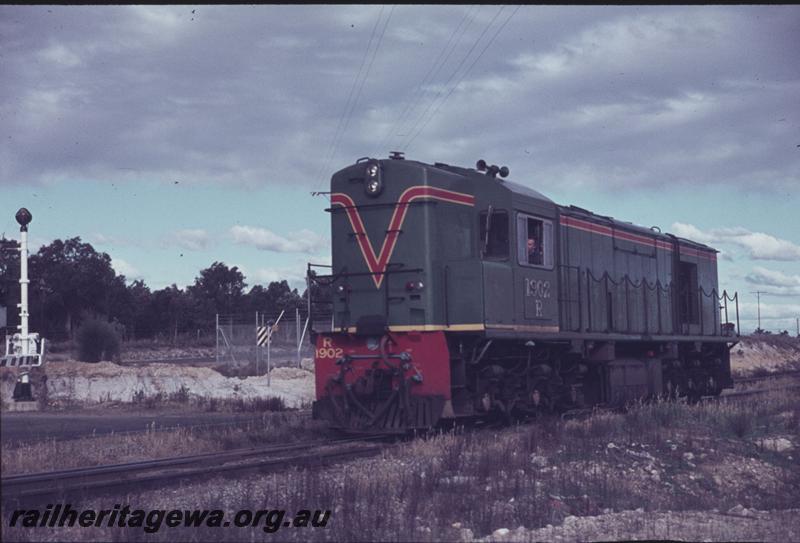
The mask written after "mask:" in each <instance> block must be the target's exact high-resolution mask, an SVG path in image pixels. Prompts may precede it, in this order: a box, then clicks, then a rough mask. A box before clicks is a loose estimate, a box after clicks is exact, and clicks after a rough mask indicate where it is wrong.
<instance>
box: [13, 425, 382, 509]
mask: <svg viewBox="0 0 800 543" xmlns="http://www.w3.org/2000/svg"><path fill="white" fill-rule="evenodd" d="M385 437H386V436H377V435H375V436H360V437H358V438H343V439H335V440H318V441H313V442H306V443H297V444H292V445H281V446H272V447H253V448H246V449H237V450H234V451H225V452H212V453H203V454H197V455H187V456H179V457H174V458H162V459H157V460H144V461H137V462H128V463H124V464H114V465H104V466H93V467H88V468H73V469H66V470H59V471H52V472H44V473H31V474H22V475H12V476H8V477H3V478H2V479H0V487H2V496H3V503H14V502H16V503H20V502H26V501H39V502H41V500H42V499H43V498H45V497H57V496H66V495H74V494H79V495H84V494H96V493H98V491H100V492H102V491H107V490H118V489H122V488H126V487H127V488H129V487H138V488H144V487H147V486H150V485H152V484H155V485H156V486H163V485H164V484H167V483H171V482H175V481H179V480H187V479H192V478H197V477H200V476H204V477H209V476H214V475H217V474H220V473H229V472H247V471H253V470H256V471H274V470H276V469H280V468H284V467H288V466H296V465H324V464H328V463H332V462H335V461H341V460H346V459H350V458H360V457H363V456H370V455H374V454H378V453H379V452H380V451H382V450H383V449H384V448H385V447H386V445H383V444H381V445H370V446H364V445H365V443H367V442H369V441H374V440H377V439H385ZM342 445H347V447H346V448H344V449H342V448H341V446H342ZM253 457H258V458H256V459H253Z"/></svg>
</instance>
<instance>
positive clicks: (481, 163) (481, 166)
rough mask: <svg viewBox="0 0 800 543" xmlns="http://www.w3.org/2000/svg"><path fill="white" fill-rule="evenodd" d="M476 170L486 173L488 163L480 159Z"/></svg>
mask: <svg viewBox="0 0 800 543" xmlns="http://www.w3.org/2000/svg"><path fill="white" fill-rule="evenodd" d="M475 169H476V170H478V171H479V172H482V171H485V170H486V161H485V160H483V159H480V160H479V161H478V163H477V164H475Z"/></svg>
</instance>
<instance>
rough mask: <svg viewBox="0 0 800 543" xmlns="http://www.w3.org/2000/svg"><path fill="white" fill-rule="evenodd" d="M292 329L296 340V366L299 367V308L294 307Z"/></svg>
mask: <svg viewBox="0 0 800 543" xmlns="http://www.w3.org/2000/svg"><path fill="white" fill-rule="evenodd" d="M294 329H295V332H296V333H295V336H294V338H295V339H296V340H297V367H298V368H299V367H300V308H299V307H295V308H294Z"/></svg>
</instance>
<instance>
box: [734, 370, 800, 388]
mask: <svg viewBox="0 0 800 543" xmlns="http://www.w3.org/2000/svg"><path fill="white" fill-rule="evenodd" d="M798 376H800V370H783V371H776V372H775V373H769V374H767V375H759V376H754V377H739V378H736V379H734V380H733V382H734V383H735V384H737V385H738V384H745V383H758V382H761V381H768V380H770V379H778V378H780V377H798Z"/></svg>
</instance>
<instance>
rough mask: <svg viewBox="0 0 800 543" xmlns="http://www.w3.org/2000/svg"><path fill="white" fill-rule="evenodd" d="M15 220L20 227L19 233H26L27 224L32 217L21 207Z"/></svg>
mask: <svg viewBox="0 0 800 543" xmlns="http://www.w3.org/2000/svg"><path fill="white" fill-rule="evenodd" d="M16 219H17V222H18V223H19V226H20V232H27V231H28V224H30V222H31V221H32V220H33V215H31V212H30V211H28V210H27V209H25V208H24V207H22V208H20V210H19V211H17V214H16Z"/></svg>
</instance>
